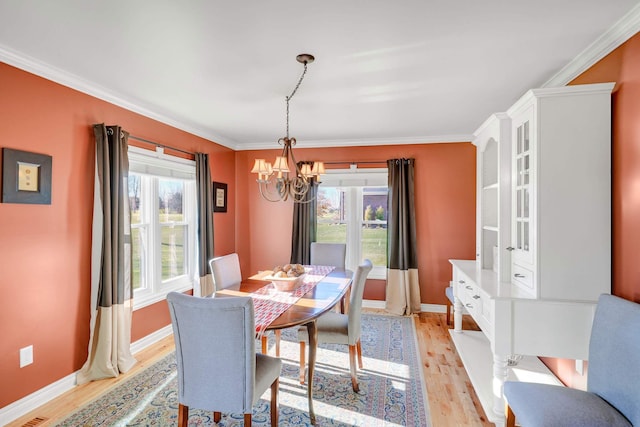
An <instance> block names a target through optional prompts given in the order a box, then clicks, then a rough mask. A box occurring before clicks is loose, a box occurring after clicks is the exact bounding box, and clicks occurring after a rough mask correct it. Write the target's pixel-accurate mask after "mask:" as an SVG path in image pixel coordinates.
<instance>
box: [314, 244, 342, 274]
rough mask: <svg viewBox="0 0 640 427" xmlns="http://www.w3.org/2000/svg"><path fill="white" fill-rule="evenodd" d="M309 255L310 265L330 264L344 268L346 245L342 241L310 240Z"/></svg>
mask: <svg viewBox="0 0 640 427" xmlns="http://www.w3.org/2000/svg"><path fill="white" fill-rule="evenodd" d="M309 255H310V262H311V264H312V265H332V266H334V267H336V268H342V269H344V260H345V257H346V255H347V245H346V244H344V243H321V242H312V243H311V247H310V251H309Z"/></svg>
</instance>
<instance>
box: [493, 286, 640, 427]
mask: <svg viewBox="0 0 640 427" xmlns="http://www.w3.org/2000/svg"><path fill="white" fill-rule="evenodd" d="M504 395H505V398H506V400H507V404H508V406H507V426H513V425H515V419H517V421H518V423H519V424H520V425H522V426H524V427H549V426H562V427H572V426H576V427H578V426H580V427H590V426H593V427H595V426H598V427H600V426H603V427H604V426H607V427H616V426H633V425H636V426H640V304H636V303H634V302H631V301H628V300H625V299H622V298H619V297H616V296H613V295H601V296H600V299H599V300H598V306H597V308H596V315H595V318H594V320H593V328H592V330H591V340H590V342H589V372H588V378H587V391H582V390H576V389H572V388H568V387H560V386H553V385H547V384H533V383H525V382H509V381H508V382H506V383H505V384H504ZM514 415H515V417H514Z"/></svg>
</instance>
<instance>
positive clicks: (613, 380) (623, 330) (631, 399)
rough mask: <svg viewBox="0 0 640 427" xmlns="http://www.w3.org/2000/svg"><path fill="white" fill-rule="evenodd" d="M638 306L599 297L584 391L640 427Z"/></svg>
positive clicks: (639, 317) (639, 310) (612, 297)
mask: <svg viewBox="0 0 640 427" xmlns="http://www.w3.org/2000/svg"><path fill="white" fill-rule="evenodd" d="M639 384H640V304H636V303H634V302H632V301H629V300H625V299H622V298H619V297H616V296H613V295H606V294H605V295H601V296H600V299H599V300H598V305H597V307H596V314H595V317H594V319H593V328H592V329H591V339H590V342H589V373H588V377H587V390H588V391H590V392H592V393H595V394H597V395H599V396H600V397H602V398H603V399H604V400H606V401H607V402H609V404H610V405H611V406H613V407H615V408H616V409H617V410H618V411H619V412H620V413H621V414H622V415H624V416H625V417H627V419H628V420H629V421H630V422H631V424H633V425H634V426H640V386H639Z"/></svg>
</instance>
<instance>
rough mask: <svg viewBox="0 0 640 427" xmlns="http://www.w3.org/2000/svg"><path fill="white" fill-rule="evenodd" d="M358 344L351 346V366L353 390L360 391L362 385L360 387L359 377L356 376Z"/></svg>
mask: <svg viewBox="0 0 640 427" xmlns="http://www.w3.org/2000/svg"><path fill="white" fill-rule="evenodd" d="M356 351H357V350H356V346H355V345H350V346H349V368H350V369H351V386H352V387H353V391H355V392H356V393H358V392H359V391H360V387H358V378H357V377H356Z"/></svg>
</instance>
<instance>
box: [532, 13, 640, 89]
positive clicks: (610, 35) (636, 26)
mask: <svg viewBox="0 0 640 427" xmlns="http://www.w3.org/2000/svg"><path fill="white" fill-rule="evenodd" d="M638 31H640V4H638V5H637V6H635V7H634V8H633V9H631V10H630V11H629V12H628V13H627V14H626V15H625V16H623V17H622V18H621V19H620V20H619V21H618V22H616V23H615V24H614V25H613V26H612V27H611V28H610V29H609V30H608V31H606V32H605V33H604V34H602V35H601V36H600V37H598V38H597V39H596V41H594V42H593V43H591V45H589V46H588V47H587V48H586V49H585V50H583V51H582V52H581V53H580V54H578V56H576V57H575V58H574V59H573V60H572V61H571V62H569V63H568V64H567V65H565V66H564V67H563V68H562V69H561V70H560V71H558V72H557V73H556V74H555V75H554V76H553V77H551V78H550V79H549V80H547V82H546V83H544V84H543V85H542V87H558V86H565V85H566V84H567V83H569V82H570V81H572V80H573V79H575V78H576V77H578V76H579V75H580V74H582V73H583V72H585V71H586V70H588V69H589V68H590V67H592V66H593V65H594V64H595V63H596V62H598V61H600V60H601V59H602V58H604V57H605V56H607V55H608V54H610V53H611V52H612V51H613V50H614V49H616V48H617V47H618V46H620V45H622V43H624V42H626V41H627V40H629V39H630V38H631V37H633V36H634V35H635V34H636V33H637V32H638Z"/></svg>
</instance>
